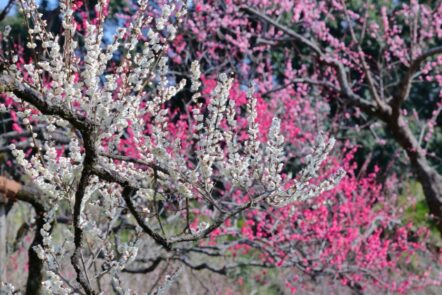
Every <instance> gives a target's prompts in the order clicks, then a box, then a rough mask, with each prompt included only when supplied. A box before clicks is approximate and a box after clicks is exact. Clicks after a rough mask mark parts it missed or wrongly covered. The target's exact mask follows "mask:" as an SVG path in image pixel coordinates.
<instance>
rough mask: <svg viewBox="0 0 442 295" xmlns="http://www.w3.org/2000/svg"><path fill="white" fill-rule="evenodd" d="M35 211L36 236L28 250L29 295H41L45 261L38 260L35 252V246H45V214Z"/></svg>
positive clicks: (27, 288) (27, 286)
mask: <svg viewBox="0 0 442 295" xmlns="http://www.w3.org/2000/svg"><path fill="white" fill-rule="evenodd" d="M35 209H36V208H35ZM35 211H36V214H37V216H36V223H35V236H34V240H33V241H32V244H31V246H30V247H29V250H28V259H29V271H28V280H27V283H26V294H27V295H34V294H35V295H39V294H41V291H42V290H41V283H42V282H43V261H42V260H41V259H40V258H38V256H37V253H36V252H35V251H34V246H38V245H43V236H42V235H41V229H42V228H43V225H44V224H45V220H44V212H42V211H39V210H37V209H36V210H35Z"/></svg>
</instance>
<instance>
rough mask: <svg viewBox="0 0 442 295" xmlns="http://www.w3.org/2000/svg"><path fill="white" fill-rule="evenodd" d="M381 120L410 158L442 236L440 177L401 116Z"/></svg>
mask: <svg viewBox="0 0 442 295" xmlns="http://www.w3.org/2000/svg"><path fill="white" fill-rule="evenodd" d="M383 119H384V121H385V122H386V123H387V128H388V129H389V131H390V132H391V133H392V135H393V137H394V138H395V140H396V141H397V142H398V143H399V145H400V146H401V147H402V148H403V149H404V150H405V151H406V153H407V155H408V157H409V158H410V162H411V165H412V167H413V169H414V171H415V172H416V175H417V179H418V181H419V182H420V183H421V185H422V188H423V191H424V194H425V200H426V202H427V204H428V208H429V210H430V213H431V214H432V215H433V218H434V221H435V223H436V225H437V228H438V230H439V232H440V234H441V235H442V176H441V175H439V174H438V173H437V171H436V170H435V169H434V168H432V167H431V166H430V165H429V163H428V161H427V159H426V157H425V153H424V152H423V150H422V149H421V147H420V145H419V142H418V141H417V140H416V138H415V137H414V135H413V133H412V132H411V130H410V128H409V126H408V124H407V122H406V121H405V120H404V118H403V117H402V116H401V115H399V116H397V117H395V116H391V115H390V116H388V117H386V118H385V117H384V118H383Z"/></svg>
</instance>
